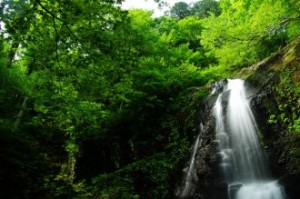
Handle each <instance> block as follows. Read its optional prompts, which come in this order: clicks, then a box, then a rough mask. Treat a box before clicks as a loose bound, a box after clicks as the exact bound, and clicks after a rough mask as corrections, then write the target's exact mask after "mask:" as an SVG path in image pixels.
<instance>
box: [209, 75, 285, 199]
mask: <svg viewBox="0 0 300 199" xmlns="http://www.w3.org/2000/svg"><path fill="white" fill-rule="evenodd" d="M226 92H229V98H228V100H223V96H224V93H226ZM247 96H248V94H247V92H246V89H245V85H244V81H243V80H241V79H236V80H228V84H227V86H226V88H225V89H224V91H223V92H222V93H221V94H219V96H218V99H217V101H216V103H215V106H214V109H213V112H214V116H215V119H216V127H215V128H216V139H217V141H218V147H219V153H220V156H221V163H220V169H221V172H222V174H223V176H224V180H225V182H226V183H227V184H228V197H229V198H230V199H284V198H285V196H284V191H283V189H282V187H281V186H280V185H279V184H278V183H277V182H276V181H270V180H269V179H270V176H269V172H268V167H267V163H266V158H265V155H264V152H263V150H262V149H261V145H260V141H259V138H258V134H259V131H258V128H257V124H256V122H255V118H254V116H253V113H252V111H251V107H250V103H249V100H248V99H247ZM224 103H227V104H225V106H223V104H224Z"/></svg>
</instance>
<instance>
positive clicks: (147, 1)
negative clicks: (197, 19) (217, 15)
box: [122, 0, 196, 17]
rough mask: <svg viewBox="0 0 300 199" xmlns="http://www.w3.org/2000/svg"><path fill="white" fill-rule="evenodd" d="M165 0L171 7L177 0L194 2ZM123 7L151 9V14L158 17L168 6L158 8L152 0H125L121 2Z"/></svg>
mask: <svg viewBox="0 0 300 199" xmlns="http://www.w3.org/2000/svg"><path fill="white" fill-rule="evenodd" d="M166 2H167V3H168V4H169V6H170V7H172V6H173V5H174V4H175V3H177V2H186V3H188V4H189V3H194V2H196V1H195V0H166ZM122 8H123V9H126V10H128V9H135V8H141V9H145V10H153V11H154V13H153V16H154V17H159V16H162V15H163V14H164V12H165V11H166V10H169V9H170V8H168V7H163V8H161V9H160V8H158V4H157V3H155V2H154V0H125V1H124V2H123V3H122Z"/></svg>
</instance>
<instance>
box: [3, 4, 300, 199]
mask: <svg viewBox="0 0 300 199" xmlns="http://www.w3.org/2000/svg"><path fill="white" fill-rule="evenodd" d="M120 3H121V1H120V0H88V1H84V0H63V1H60V0H51V1H50V0H2V1H1V8H0V20H1V24H2V25H1V30H0V52H1V53H0V85H1V87H0V145H1V149H0V162H1V164H0V174H1V175H0V176H1V177H0V183H1V186H0V187H1V191H0V196H1V198H150V196H151V198H169V197H170V196H172V194H173V190H172V189H173V187H172V184H171V180H172V178H173V177H174V173H175V172H177V171H179V170H180V169H182V165H183V164H184V163H185V161H186V160H187V158H188V156H189V148H190V145H191V142H192V141H193V138H194V137H195V136H196V135H197V132H198V130H199V129H198V127H197V126H198V125H197V124H196V123H197V119H195V118H197V115H196V109H197V108H198V102H199V100H200V99H202V98H203V97H204V96H205V94H207V93H208V92H209V91H208V86H207V85H208V83H211V82H213V81H215V80H218V79H220V78H227V77H231V76H233V75H234V74H235V73H236V72H238V71H239V70H241V69H243V68H245V67H248V66H250V65H251V64H254V63H255V62H257V61H259V60H261V59H263V58H266V57H268V56H270V55H271V54H272V53H275V52H277V51H278V50H279V49H280V48H282V47H283V46H284V45H285V44H286V43H288V42H289V41H290V40H292V39H293V38H295V37H296V36H299V34H300V29H299V27H300V14H299V13H300V2H299V1H298V0H274V1H269V0H252V1H251V0H220V1H214V0H202V1H197V2H196V3H194V4H192V5H188V4H186V3H184V2H179V3H177V4H175V5H174V6H173V7H172V8H171V9H170V12H169V14H168V13H166V15H165V16H161V17H158V18H153V17H152V12H151V11H145V10H140V9H137V10H129V11H126V10H122V9H121V8H120V6H119V4H120ZM160 3H162V2H161V1H160Z"/></svg>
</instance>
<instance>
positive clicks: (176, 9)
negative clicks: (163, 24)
mask: <svg viewBox="0 0 300 199" xmlns="http://www.w3.org/2000/svg"><path fill="white" fill-rule="evenodd" d="M170 14H171V16H172V17H175V18H177V19H183V18H184V17H186V16H189V15H190V6H189V5H188V4H187V3H185V2H178V3H175V4H174V5H173V7H172V8H171V10H170Z"/></svg>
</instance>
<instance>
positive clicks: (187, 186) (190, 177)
mask: <svg viewBox="0 0 300 199" xmlns="http://www.w3.org/2000/svg"><path fill="white" fill-rule="evenodd" d="M202 129H203V125H202V123H201V124H200V133H201V131H202ZM200 133H199V135H198V136H197V138H196V142H195V145H194V149H193V153H192V157H191V161H190V165H189V169H188V172H187V174H186V179H185V183H184V188H183V190H182V192H181V195H180V197H182V198H185V197H188V196H190V194H191V192H192V189H193V184H194V181H197V180H198V178H197V175H196V171H195V167H194V163H195V156H196V153H197V150H198V148H199V147H200V146H201V141H202V140H201V139H200Z"/></svg>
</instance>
